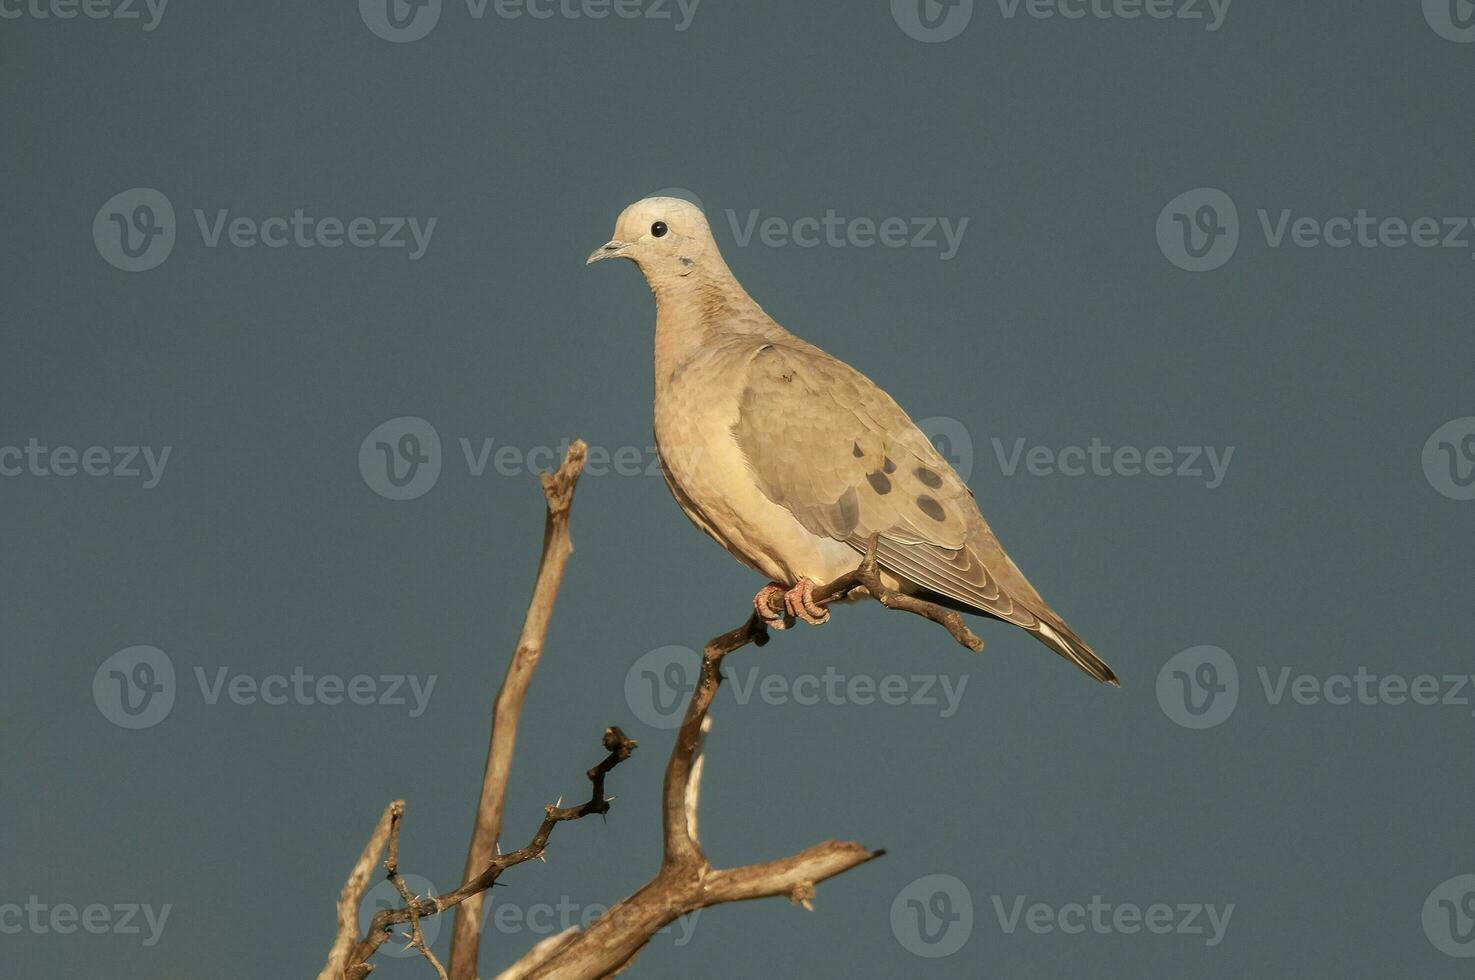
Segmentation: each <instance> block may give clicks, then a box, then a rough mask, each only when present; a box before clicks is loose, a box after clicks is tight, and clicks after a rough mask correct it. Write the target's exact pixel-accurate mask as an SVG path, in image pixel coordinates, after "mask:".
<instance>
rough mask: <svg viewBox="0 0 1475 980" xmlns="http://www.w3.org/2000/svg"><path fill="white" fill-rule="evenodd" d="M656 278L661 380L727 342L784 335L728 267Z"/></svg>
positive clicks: (649, 279)
mask: <svg viewBox="0 0 1475 980" xmlns="http://www.w3.org/2000/svg"><path fill="white" fill-rule="evenodd" d="M682 271H683V272H685V274H684V275H683V274H679V273H678V274H673V275H651V276H648V277H647V282H648V283H649V284H650V291H651V292H652V293H654V294H655V298H656V339H655V360H656V376H657V377H658V378H669V377H671V375H672V374H674V373H675V371H676V369H677V368H679V367H680V366H681V365H682V364H683V363H684V362H685V361H686V360H687V359H688V358H690V357H691V356H692V355H693V354H695V353H696V352H697V351H699V350H701V349H702V348H704V347H706V346H708V345H710V344H712V343H714V342H716V341H718V340H720V339H722V338H723V337H725V336H729V335H733V334H742V333H757V334H762V335H764V336H767V335H769V334H770V333H772V332H773V331H780V332H781V331H782V328H781V327H779V326H778V324H776V323H774V322H773V320H772V319H771V318H770V317H769V316H768V314H766V313H764V312H763V308H762V307H760V306H759V305H758V304H757V302H755V301H754V299H753V298H752V297H751V296H749V295H748V293H747V291H746V290H744V289H743V287H742V285H741V284H739V283H738V281H737V279H735V278H734V277H733V275H732V273H731V272H730V271H728V269H727V266H726V264H724V263H722V261H721V259H720V258H718V259H717V260H716V263H715V264H708V263H703V265H702V266H697V267H693V268H691V269H689V270H682Z"/></svg>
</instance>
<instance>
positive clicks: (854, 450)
mask: <svg viewBox="0 0 1475 980" xmlns="http://www.w3.org/2000/svg"><path fill="white" fill-rule="evenodd" d="M850 455H852V456H854V457H855V458H856V459H860V458H861V457H862V456H864V455H865V453H864V452H863V451H862V450H861V448H860V443H858V442H856V443H851V446H850Z"/></svg>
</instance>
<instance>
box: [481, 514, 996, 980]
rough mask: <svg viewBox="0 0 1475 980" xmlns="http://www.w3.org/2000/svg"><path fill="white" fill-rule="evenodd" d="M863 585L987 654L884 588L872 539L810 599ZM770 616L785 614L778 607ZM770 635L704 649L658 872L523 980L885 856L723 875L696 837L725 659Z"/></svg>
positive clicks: (616, 963) (753, 632) (944, 617)
mask: <svg viewBox="0 0 1475 980" xmlns="http://www.w3.org/2000/svg"><path fill="white" fill-rule="evenodd" d="M860 589H864V590H865V593H866V594H868V595H870V596H871V597H873V598H875V599H876V600H877V601H879V602H880V603H882V604H883V605H885V606H886V607H887V608H888V609H899V610H902V611H904V612H909V613H913V614H915V615H918V616H922V617H924V618H926V619H930V620H932V621H933V622H935V623H937V624H939V625H940V626H942V627H943V628H945V629H946V630H947V631H948V632H949V634H951V635H952V636H953V638H954V639H956V640H957V641H958V642H959V643H961V644H962V645H963V646H966V647H968V648H969V649H970V650H980V649H982V648H983V642H982V641H981V640H979V639H978V637H976V636H975V635H974V634H973V632H972V631H971V630H969V629H968V627H967V626H966V625H964V623H963V621H962V617H960V616H959V615H958V614H957V613H955V612H952V611H950V610H947V609H944V608H942V607H941V606H938V605H936V604H935V603H931V602H926V601H924V600H921V599H917V598H915V597H912V596H906V595H902V594H901V593H899V592H897V591H896V590H894V589H891V588H889V587H888V586H887V585H886V584H885V583H884V582H883V581H882V579H881V575H880V572H879V569H878V567H877V564H876V541H875V540H874V539H873V540H872V541H871V544H870V547H869V548H868V549H867V550H866V554H865V557H864V558H863V559H862V561H861V563H860V566H859V567H858V568H856V569H855V570H854V571H852V572H848V573H846V574H845V575H842V576H840V577H839V578H838V579H836V580H835V581H833V582H830V583H828V584H826V585H823V586H820V587H818V588H816V589H815V591H814V598H815V601H816V602H819V603H820V604H828V603H831V602H836V601H839V600H841V599H845V598H849V597H851V596H852V595H853V594H855V593H856V592H857V590H860ZM774 611H775V612H779V611H781V610H779V609H778V608H776V607H775V609H774ZM768 639H769V635H768V629H767V627H766V626H765V625H764V623H763V620H762V619H761V618H760V617H759V616H758V615H757V614H756V613H755V614H754V615H752V616H750V617H749V619H748V621H747V622H745V623H744V624H743V625H741V626H739V627H737V628H736V629H733V630H729V631H728V632H726V633H723V634H722V635H720V636H717V637H713V639H712V640H711V641H710V642H708V643H707V645H706V647H705V648H704V649H703V651H702V668H701V675H700V676H699V677H698V679H697V683H696V687H695V688H694V689H693V691H692V694H691V700H690V701H689V702H688V703H687V706H686V715H685V717H684V718H683V719H682V722H681V728H680V730H679V731H678V732H677V735H676V744H675V745H674V746H673V747H672V749H671V757H670V759H669V760H668V761H667V763H666V778H665V784H664V787H663V789H662V799H661V804H662V805H661V815H662V824H663V827H664V844H665V847H664V855H663V860H662V864H661V869H660V871H659V872H658V873H657V874H656V876H655V877H654V878H652V879H651V880H650V881H649V882H648V883H646V885H645V886H644V887H642V888H641V889H640V890H639V891H637V892H636V893H635V894H634V895H631V896H630V897H629V898H627V899H625V900H624V901H622V902H619V903H617V904H616V905H615V906H614V907H612V908H611V909H610V910H609V911H608V912H607V913H606V914H604V915H603V916H601V917H599V918H598V919H596V920H595V921H594V922H593V923H592V924H591V925H590V926H589V927H588V928H587V929H585V930H583V931H577V930H574V931H570V932H568V933H565V934H564V935H563V936H562V937H560V939H559V941H558V942H556V943H540V944H539V945H538V947H537V948H535V950H534V951H533V952H531V953H529V954H528V955H527V956H525V957H524V958H523V959H522V960H520V961H519V962H518V963H517V964H514V966H513V967H512V968H511V969H510V970H509V971H508V973H509V975H510V976H513V977H518V978H524V977H526V978H528V980H534V978H541V980H548V978H555V977H556V978H558V980H595V978H598V977H606V976H610V975H612V974H614V973H617V972H619V971H621V970H623V969H624V968H625V967H627V966H628V965H629V964H630V961H631V960H633V959H634V958H635V956H636V955H638V954H639V952H640V951H641V950H642V949H643V948H644V947H645V945H646V944H647V943H648V942H649V941H650V940H651V938H652V937H653V936H654V935H655V934H656V933H657V932H659V931H660V930H661V929H663V928H664V927H666V926H667V925H669V924H670V923H671V922H673V921H675V920H676V919H677V918H679V917H680V916H682V915H686V914H688V913H691V912H695V911H697V910H698V909H704V908H709V907H711V906H713V905H721V904H723V903H725V902H741V901H747V900H749V899H755V898H770V897H778V896H783V897H787V898H788V899H789V901H790V902H792V903H794V904H796V905H800V906H803V907H804V908H806V909H809V908H813V907H814V906H813V902H814V897H815V885H817V884H819V883H820V882H822V881H825V880H827V879H829V878H833V877H834V876H835V875H838V874H840V873H842V872H845V871H848V870H850V869H851V868H854V867H856V866H858V865H861V864H865V863H866V862H867V861H871V860H874V859H875V858H878V857H880V856H881V855H882V854H884V853H885V851H880V850H877V851H872V850H869V849H867V848H865V847H863V846H861V845H860V844H856V843H854V842H851V841H825V842H823V843H820V844H816V845H814V846H813V847H809V848H806V849H805V850H803V851H800V852H799V853H798V854H793V855H790V856H788V857H785V858H779V859H778V860H774V861H765V862H762V863H760V864H750V865H746V866H744V867H740V868H720V869H719V868H713V867H712V865H711V863H710V862H709V861H708V860H707V857H706V855H705V854H704V853H703V852H702V848H701V844H700V842H699V840H698V837H697V805H698V802H699V800H700V795H701V793H700V777H701V759H702V748H703V742H704V739H705V735H706V733H707V732H708V731H709V730H710V727H711V726H710V722H711V717H710V714H709V712H710V711H711V707H712V700H713V698H715V697H716V694H717V688H718V686H719V685H720V684H721V683H722V661H723V659H724V658H725V657H727V655H728V654H731V653H734V652H735V651H737V650H741V649H742V648H743V647H745V646H747V645H748V644H750V643H751V644H753V645H754V646H763V645H764V644H766V643H767V642H768Z"/></svg>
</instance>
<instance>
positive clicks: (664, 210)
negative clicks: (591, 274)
mask: <svg viewBox="0 0 1475 980" xmlns="http://www.w3.org/2000/svg"><path fill="white" fill-rule="evenodd" d="M716 253H717V245H716V243H715V242H714V241H713V240H712V229H711V227H710V226H709V225H708V224H707V218H706V216H705V215H704V214H702V209H701V208H699V207H697V206H696V205H695V204H692V203H691V202H690V201H683V200H681V199H680V198H678V197H647V198H645V199H644V200H642V201H636V202H635V203H634V204H632V205H630V206H629V207H628V208H626V209H625V210H624V211H622V212H620V217H619V218H618V220H616V221H615V237H614V238H612V239H611V240H610V241H608V242H606V243H605V244H603V245H601V246H599V248H596V249H595V250H594V252H593V253H592V254H591V255H590V256H589V261H588V263H587V264H588V265H593V264H594V263H595V262H599V261H601V260H602V259H629V260H630V261H632V262H634V263H635V264H636V265H637V266H639V267H640V271H641V272H642V273H644V274H645V278H646V281H647V282H649V283H651V285H652V286H654V285H656V284H657V283H660V282H669V281H671V280H672V279H676V278H682V277H686V276H690V275H691V274H692V273H693V272H696V271H697V270H699V269H701V268H702V266H703V264H704V263H710V262H712V260H713V259H714V258H715V259H716V261H717V262H719V263H720V261H721V259H720V257H717V254H716Z"/></svg>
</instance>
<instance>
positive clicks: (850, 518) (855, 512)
mask: <svg viewBox="0 0 1475 980" xmlns="http://www.w3.org/2000/svg"><path fill="white" fill-rule="evenodd" d="M835 515H836V522H835V523H836V524H837V525H838V526H837V527H836V528H835V530H837V531H839V532H840V534H841V535H842V536H844V537H849V536H850V534H851V532H853V531H854V530H855V525H857V524H859V523H860V498H859V497H858V496H857V495H856V492H855V487H850V488H849V489H847V490H846V491H845V492H844V493H842V494H841V495H840V499H839V500H837V501H835Z"/></svg>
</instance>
